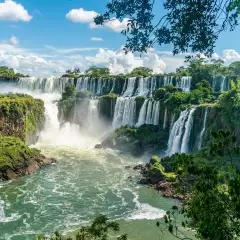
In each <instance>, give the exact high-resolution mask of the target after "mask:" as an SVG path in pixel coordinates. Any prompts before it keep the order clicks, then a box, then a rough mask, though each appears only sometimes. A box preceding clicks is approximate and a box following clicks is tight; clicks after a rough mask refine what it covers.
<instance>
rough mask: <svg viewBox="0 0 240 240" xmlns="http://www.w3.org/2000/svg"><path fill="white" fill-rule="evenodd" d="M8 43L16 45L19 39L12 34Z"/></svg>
mask: <svg viewBox="0 0 240 240" xmlns="http://www.w3.org/2000/svg"><path fill="white" fill-rule="evenodd" d="M9 43H10V44H12V45H17V44H19V40H18V39H17V38H16V37H15V36H14V35H12V37H11V38H10V40H9Z"/></svg>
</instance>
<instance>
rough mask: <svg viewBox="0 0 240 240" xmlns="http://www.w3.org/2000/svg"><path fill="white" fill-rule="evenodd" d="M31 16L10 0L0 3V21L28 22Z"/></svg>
mask: <svg viewBox="0 0 240 240" xmlns="http://www.w3.org/2000/svg"><path fill="white" fill-rule="evenodd" d="M31 19H32V16H31V15H29V13H28V11H27V10H26V9H25V8H24V7H23V6H22V5H21V4H18V3H16V2H14V1H12V0H4V2H3V3H0V21H1V20H2V21H23V22H29V21H30V20H31Z"/></svg>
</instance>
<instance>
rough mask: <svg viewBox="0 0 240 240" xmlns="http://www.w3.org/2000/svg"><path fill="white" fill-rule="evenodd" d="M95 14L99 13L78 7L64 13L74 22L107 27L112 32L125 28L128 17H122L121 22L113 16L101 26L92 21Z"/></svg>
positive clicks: (94, 26) (93, 26) (92, 26)
mask: <svg viewBox="0 0 240 240" xmlns="http://www.w3.org/2000/svg"><path fill="white" fill-rule="evenodd" d="M97 15H99V13H97V12H95V11H86V10H84V9H83V8H79V9H72V10H71V11H69V12H68V13H67V14H66V18H67V19H69V20H70V21H72V22H75V23H88V24H89V27H90V28H107V29H110V30H111V31H114V32H121V31H122V30H124V29H126V28H127V24H128V20H129V19H128V18H124V19H123V21H122V22H121V21H119V20H118V19H115V18H113V19H110V20H109V21H106V22H105V23H104V24H103V25H102V26H101V25H96V24H95V23H94V18H95V17H96V16H97Z"/></svg>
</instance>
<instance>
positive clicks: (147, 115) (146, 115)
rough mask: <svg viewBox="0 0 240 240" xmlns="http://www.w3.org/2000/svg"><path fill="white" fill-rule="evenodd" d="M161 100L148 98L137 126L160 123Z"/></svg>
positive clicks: (141, 110)
mask: <svg viewBox="0 0 240 240" xmlns="http://www.w3.org/2000/svg"><path fill="white" fill-rule="evenodd" d="M159 114H160V102H157V101H153V100H151V99H146V100H145V101H144V103H143V105H142V107H141V109H140V113H139V117H138V121H137V124H136V127H140V126H141V125H144V124H153V125H158V124H159Z"/></svg>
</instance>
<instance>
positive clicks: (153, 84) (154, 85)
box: [149, 77, 157, 97]
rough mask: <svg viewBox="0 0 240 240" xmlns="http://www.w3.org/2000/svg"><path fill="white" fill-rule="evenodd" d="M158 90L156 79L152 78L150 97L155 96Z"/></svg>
mask: <svg viewBox="0 0 240 240" xmlns="http://www.w3.org/2000/svg"><path fill="white" fill-rule="evenodd" d="M156 90H157V80H156V77H152V78H151V80H150V96H149V97H152V96H153V93H154V92H155V91H156Z"/></svg>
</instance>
